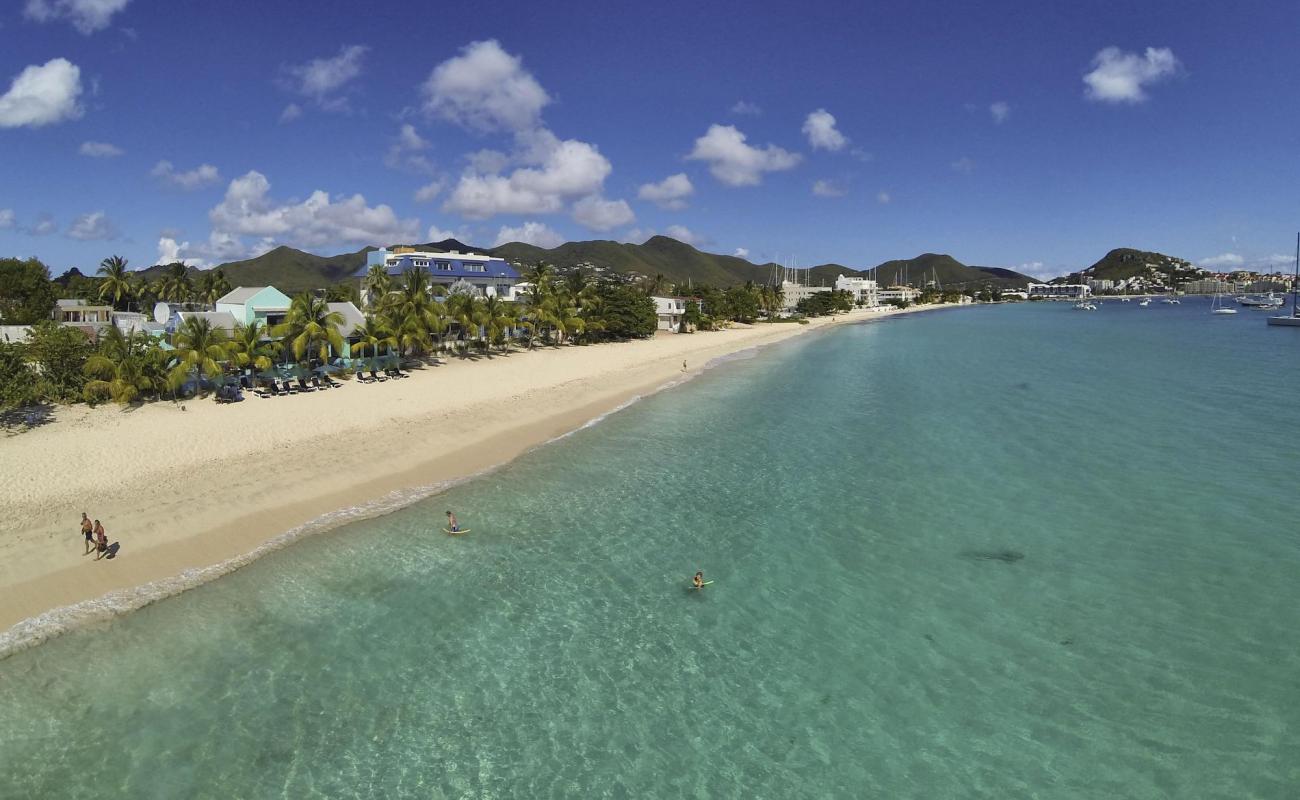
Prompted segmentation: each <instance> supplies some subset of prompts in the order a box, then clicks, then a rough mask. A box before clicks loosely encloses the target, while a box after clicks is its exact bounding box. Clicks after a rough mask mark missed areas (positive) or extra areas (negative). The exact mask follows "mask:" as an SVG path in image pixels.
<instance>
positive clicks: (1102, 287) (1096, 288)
mask: <svg viewBox="0 0 1300 800" xmlns="http://www.w3.org/2000/svg"><path fill="white" fill-rule="evenodd" d="M1088 288H1089V289H1091V290H1092V291H1093V292H1109V291H1110V290H1112V289H1114V288H1115V281H1112V280H1107V279H1105V278H1103V279H1101V280H1096V279H1093V280H1090V281H1088Z"/></svg>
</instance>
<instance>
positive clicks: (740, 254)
mask: <svg viewBox="0 0 1300 800" xmlns="http://www.w3.org/2000/svg"><path fill="white" fill-rule="evenodd" d="M732 255H733V256H735V257H736V258H749V250H748V248H744V247H737V248H736V251H735V252H734V253H732Z"/></svg>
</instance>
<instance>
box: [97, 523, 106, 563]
mask: <svg viewBox="0 0 1300 800" xmlns="http://www.w3.org/2000/svg"><path fill="white" fill-rule="evenodd" d="M95 550H96V551H97V552H96V553H95V560H96V561H98V560H100V559H101V558H103V557H104V554H105V553H107V552H108V534H106V533H104V526H103V525H101V524H99V520H95Z"/></svg>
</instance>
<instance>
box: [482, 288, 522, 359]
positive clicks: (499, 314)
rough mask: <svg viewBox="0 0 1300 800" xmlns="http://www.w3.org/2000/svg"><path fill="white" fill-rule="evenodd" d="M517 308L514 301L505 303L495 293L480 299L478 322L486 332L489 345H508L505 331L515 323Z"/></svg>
mask: <svg viewBox="0 0 1300 800" xmlns="http://www.w3.org/2000/svg"><path fill="white" fill-rule="evenodd" d="M517 310H518V307H517V306H516V305H515V304H514V303H507V302H505V301H504V300H502V299H501V298H499V297H497V296H495V295H492V296H491V297H488V298H486V299H484V300H483V301H482V304H481V305H480V306H479V311H478V322H479V324H480V325H482V326H483V330H484V332H485V333H486V334H487V343H488V345H489V347H490V346H491V345H492V344H501V345H503V346H504V347H508V346H509V344H510V342H509V340H508V339H506V331H508V330H510V329H511V328H513V327H514V326H515V325H516V323H517V321H518V320H517V315H516V312H517Z"/></svg>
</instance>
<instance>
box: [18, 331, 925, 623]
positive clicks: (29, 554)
mask: <svg viewBox="0 0 1300 800" xmlns="http://www.w3.org/2000/svg"><path fill="white" fill-rule="evenodd" d="M911 310H922V309H921V308H917V309H909V311H911ZM897 313H900V312H898V311H896V310H893V309H890V310H888V311H860V312H854V313H851V314H846V315H840V316H839V317H838V318H836V320H834V321H832V320H830V319H819V320H814V321H813V322H812V323H811V324H808V325H795V324H786V325H755V326H738V327H735V328H732V329H729V330H725V331H719V332H702V333H696V334H693V335H673V334H661V335H659V336H656V337H655V338H653V339H649V340H644V341H634V342H627V343H619V344H607V345H595V346H586V347H577V346H566V347H558V348H538V349H536V350H532V351H515V352H511V353H510V354H508V355H494V356H492V357H480V358H477V359H473V360H469V359H466V360H461V359H457V358H452V359H450V360H444V362H442V363H441V364H439V365H437V366H431V367H427V368H425V369H422V370H417V371H415V373H414V374H413V375H412V377H410V378H406V379H395V380H389V381H386V382H384V383H376V384H365V385H363V384H359V383H357V382H355V381H348V382H347V383H346V385H345V386H343V387H342V388H338V389H332V390H328V391H319V392H314V393H312V394H306V395H298V396H293V397H279V398H265V399H264V398H259V397H256V396H253V395H252V394H251V393H250V394H247V396H246V399H245V400H244V401H243V402H242V403H237V404H231V405H218V404H216V403H214V402H213V401H212V400H211V399H206V400H197V399H192V400H188V401H185V402H184V403H183V404H175V405H174V404H172V403H169V402H157V403H149V404H146V405H143V406H141V407H137V408H120V407H118V406H114V405H108V406H100V407H98V408H88V407H86V406H75V407H68V408H61V409H59V410H58V411H56V412H55V414H54V419H53V420H52V421H51V422H50V423H48V424H45V425H41V426H38V427H35V428H32V429H30V430H25V431H23V432H21V433H17V434H13V435H9V436H7V437H5V438H0V476H2V480H3V486H4V491H3V493H0V519H3V520H4V522H3V526H2V527H3V531H2V532H0V631H2V630H5V629H8V628H10V627H11V626H14V625H16V624H17V623H19V622H21V621H24V620H28V618H31V617H35V616H37V615H41V614H43V613H45V612H49V611H51V610H52V609H56V608H60V607H65V606H70V605H74V604H78V603H84V602H85V601H91V600H94V599H96V598H101V597H104V596H106V595H110V594H114V596H115V597H116V600H115V601H114V602H113V603H110V604H109V605H110V606H113V607H114V609H115V610H117V611H120V610H122V609H123V608H127V607H132V606H138V605H141V604H143V603H145V602H147V601H148V598H145V597H133V596H130V593H129V592H123V590H129V589H131V588H132V587H138V586H142V585H144V584H148V583H151V582H155V581H160V580H164V579H167V578H170V577H173V576H177V575H180V574H182V573H185V572H186V571H187V570H189V571H193V570H195V569H196V568H203V567H208V566H210V565H215V564H220V563H223V562H228V561H229V560H230V559H234V558H236V557H239V556H241V555H244V554H248V553H251V552H253V551H255V550H257V549H258V548H259V546H261V545H263V544H264V543H265V542H268V541H269V540H272V539H275V538H276V537H278V536H280V535H281V534H283V533H284V532H286V531H289V530H291V529H293V528H295V527H297V526H301V525H303V524H305V523H308V522H309V521H311V520H314V519H318V518H320V517H321V516H322V515H326V514H328V513H330V512H333V511H336V510H339V509H345V508H350V507H354V506H357V505H359V504H363V503H366V502H367V501H372V500H374V499H375V498H380V497H383V496H385V495H387V494H388V493H390V492H394V491H399V490H406V489H411V488H413V487H428V486H432V485H437V484H439V483H441V482H445V481H451V480H455V479H457V478H460V477H464V476H469V475H473V474H475V473H478V472H481V471H482V470H484V469H487V468H489V467H492V466H495V465H499V464H502V463H505V462H507V461H509V460H511V459H512V458H514V457H515V456H517V455H519V454H520V453H522V452H524V451H526V450H528V449H530V448H532V447H535V446H537V445H539V444H542V443H544V442H546V441H548V440H550V439H552V438H554V437H556V436H558V435H560V434H563V433H565V432H567V431H570V430H573V429H574V428H576V427H578V426H580V425H582V424H583V423H584V422H586V421H588V420H590V419H592V418H595V417H597V416H599V415H601V414H604V413H606V412H608V411H610V410H612V409H614V408H616V407H618V406H619V405H621V404H623V403H626V402H627V401H628V400H629V399H631V398H634V397H636V396H638V395H642V394H645V393H648V392H651V391H654V390H655V389H658V388H660V387H662V386H664V385H665V384H668V383H670V382H672V381H674V380H677V379H680V378H682V377H684V376H683V373H682V362H683V360H685V361H686V362H687V365H688V367H689V371H690V372H695V371H696V370H699V369H701V368H703V367H704V366H705V365H706V364H707V363H708V362H709V361H710V360H712V359H714V358H717V357H719V356H722V355H726V354H728V353H732V352H735V351H738V350H743V349H746V348H750V347H755V346H759V345H765V344H770V343H773V342H777V341H780V340H783V339H786V338H789V337H791V336H795V335H799V334H803V333H806V332H808V331H811V330H818V329H822V328H825V327H826V326H828V325H832V324H841V323H846V322H857V321H863V320H867V319H876V318H882V317H886V316H891V315H893V314H897ZM182 407H183V410H182ZM82 511H85V512H87V513H89V514H90V516H91V518H98V519H100V520H102V521H103V523H104V526H105V528H106V530H107V533H108V538H109V541H115V542H119V543H120V545H121V550H120V553H119V554H118V556H117V557H116V558H114V559H113V560H111V561H110V560H102V561H95V560H94V557H93V555H83V554H82V553H83V549H84V548H83V544H82V537H81V534H80V531H79V523H80V519H81V512H82ZM27 627H28V628H31V627H34V626H33V625H32V623H31V621H30V620H28V622H27ZM45 627H48V626H45ZM55 627H56V628H57V626H55ZM11 638H12V637H11Z"/></svg>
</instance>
